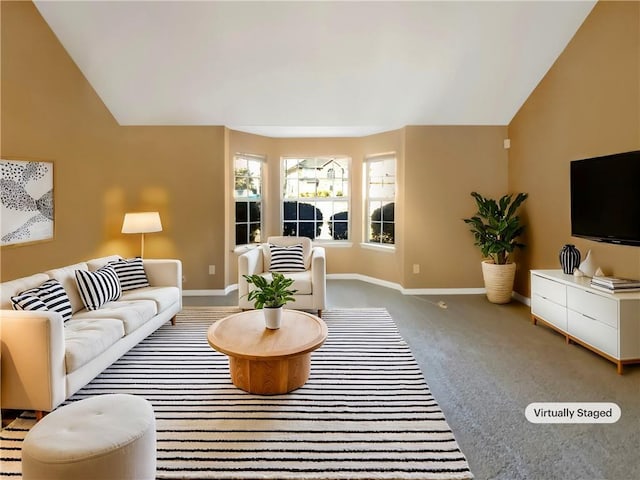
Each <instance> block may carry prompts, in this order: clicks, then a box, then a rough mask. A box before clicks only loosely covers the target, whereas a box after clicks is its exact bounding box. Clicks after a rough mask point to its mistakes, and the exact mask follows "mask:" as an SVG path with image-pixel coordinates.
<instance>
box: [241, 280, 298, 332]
mask: <svg viewBox="0 0 640 480" xmlns="http://www.w3.org/2000/svg"><path fill="white" fill-rule="evenodd" d="M243 277H244V278H245V279H246V280H247V283H249V284H252V285H254V286H255V288H254V289H253V290H251V291H250V292H249V294H248V296H247V299H249V300H254V304H253V306H254V307H255V308H258V309H259V308H261V309H263V310H264V321H265V324H266V326H267V328H269V329H272V330H275V329H278V328H280V324H281V323H282V309H283V307H284V306H285V305H286V304H287V303H288V302H295V298H293V295H294V294H295V293H296V292H297V290H292V289H291V288H290V287H291V285H292V284H293V279H292V278H287V277H285V276H284V275H283V274H281V273H278V272H273V273H272V279H271V281H269V279H268V278H267V277H264V276H262V275H243Z"/></svg>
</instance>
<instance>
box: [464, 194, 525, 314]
mask: <svg viewBox="0 0 640 480" xmlns="http://www.w3.org/2000/svg"><path fill="white" fill-rule="evenodd" d="M471 196H472V197H473V198H474V199H475V201H476V205H477V207H478V211H477V212H476V214H475V215H474V216H473V217H471V218H465V219H464V222H465V223H467V224H468V225H469V227H470V229H471V232H472V233H473V235H474V237H475V245H477V246H478V247H480V250H481V251H482V256H483V257H484V258H485V260H483V261H482V276H483V278H484V284H485V288H486V290H487V298H488V299H489V301H490V302H492V303H508V302H510V301H511V292H512V291H513V280H514V278H515V273H516V264H515V263H513V262H512V261H511V254H512V253H513V252H514V251H515V250H516V249H517V248H523V247H524V244H522V243H520V242H519V241H518V237H519V236H520V235H521V234H522V232H523V231H524V228H525V227H524V225H522V223H521V222H520V217H519V216H518V215H516V211H517V210H518V207H520V205H521V204H522V202H524V201H525V200H526V199H527V197H528V194H526V193H518V194H517V195H516V196H515V198H514V197H513V194H507V195H504V196H502V197H501V198H500V200H498V201H496V200H493V199H491V198H485V197H483V196H482V195H480V194H479V193H477V192H471Z"/></svg>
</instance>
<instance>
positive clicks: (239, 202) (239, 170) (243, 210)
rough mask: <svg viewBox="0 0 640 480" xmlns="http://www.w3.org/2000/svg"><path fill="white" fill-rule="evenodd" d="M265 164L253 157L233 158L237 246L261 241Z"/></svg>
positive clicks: (241, 156)
mask: <svg viewBox="0 0 640 480" xmlns="http://www.w3.org/2000/svg"><path fill="white" fill-rule="evenodd" d="M263 163H264V158H262V157H258V156H253V155H236V156H234V157H233V172H234V184H235V185H234V199H235V207H236V214H235V223H236V245H246V244H249V243H260V241H261V237H260V232H261V231H262V165H263Z"/></svg>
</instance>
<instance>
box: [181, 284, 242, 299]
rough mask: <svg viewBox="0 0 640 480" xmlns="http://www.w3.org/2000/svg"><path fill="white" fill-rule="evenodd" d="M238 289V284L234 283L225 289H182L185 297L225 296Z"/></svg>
mask: <svg viewBox="0 0 640 480" xmlns="http://www.w3.org/2000/svg"><path fill="white" fill-rule="evenodd" d="M237 289H238V284H237V283H234V284H233V285H229V286H228V287H227V288H225V289H217V290H182V296H183V297H224V296H225V295H229V294H230V293H231V292H233V291H234V290H237Z"/></svg>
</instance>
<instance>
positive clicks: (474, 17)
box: [35, 0, 596, 137]
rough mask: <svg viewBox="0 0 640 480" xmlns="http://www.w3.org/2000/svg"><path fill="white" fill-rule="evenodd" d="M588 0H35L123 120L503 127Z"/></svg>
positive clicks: (349, 128)
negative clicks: (64, 0) (188, 0)
mask: <svg viewBox="0 0 640 480" xmlns="http://www.w3.org/2000/svg"><path fill="white" fill-rule="evenodd" d="M595 3H596V2H595V1H587V0H584V1H558V0H556V1H494V2H483V1H441V2H435V1H413V2H397V1H395V2H394V1H373V2H351V1H337V2H334V1H320V2H306V1H300V2H281V1H256V2H246V1H196V2H186V1H185V2H183V1H169V2H167V1H156V2H154V1H123V2H116V1H111V2H108V1H101V2H97V1H96V2H94V1H80V2H58V1H36V2H35V4H36V6H37V8H38V10H39V11H40V13H41V14H42V16H43V17H44V19H45V21H46V22H47V23H48V24H49V25H50V27H51V28H52V30H53V32H54V33H55V34H56V35H57V37H58V38H59V40H60V41H61V43H62V45H63V46H64V47H65V49H66V50H67V51H68V52H69V54H70V56H71V57H72V58H73V60H74V61H75V62H76V64H77V65H78V67H79V68H80V70H81V71H82V72H83V74H84V75H85V76H86V78H87V80H88V81H89V82H90V83H91V85H92V86H93V88H94V89H95V91H96V92H97V93H98V95H99V96H100V98H101V99H102V100H103V102H104V103H105V105H106V106H107V108H108V109H109V110H110V111H111V113H112V114H113V115H114V117H115V118H116V120H117V121H118V122H119V123H120V124H121V125H226V126H229V127H231V128H234V129H237V130H243V131H248V132H253V133H259V134H263V135H268V136H276V137H277V136H286V137H298V136H325V137H328V136H360V135H365V134H369V133H374V132H378V131H384V130H392V129H395V128H399V127H402V126H404V125H506V124H508V123H509V122H510V120H511V119H512V118H513V116H514V115H515V113H516V112H517V111H518V109H519V108H520V107H521V106H522V104H523V103H524V101H525V100H526V99H527V97H528V96H529V95H530V93H531V92H532V90H533V89H534V88H535V87H536V85H537V84H538V83H539V81H540V80H541V79H542V78H543V77H544V75H545V74H546V72H547V71H548V70H549V68H550V67H551V66H552V64H553V62H554V61H555V60H556V59H557V57H558V55H559V54H560V53H561V52H562V51H563V50H564V48H565V47H566V45H567V43H568V42H569V41H570V40H571V38H572V37H573V35H574V34H575V32H576V31H577V29H578V28H579V27H580V25H581V24H582V22H583V21H584V19H585V18H586V17H587V15H588V14H589V12H590V11H591V9H592V8H593V6H594V5H595Z"/></svg>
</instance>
